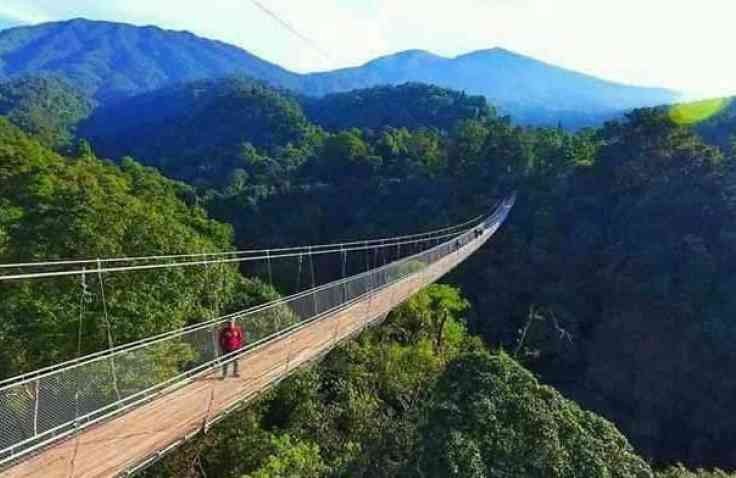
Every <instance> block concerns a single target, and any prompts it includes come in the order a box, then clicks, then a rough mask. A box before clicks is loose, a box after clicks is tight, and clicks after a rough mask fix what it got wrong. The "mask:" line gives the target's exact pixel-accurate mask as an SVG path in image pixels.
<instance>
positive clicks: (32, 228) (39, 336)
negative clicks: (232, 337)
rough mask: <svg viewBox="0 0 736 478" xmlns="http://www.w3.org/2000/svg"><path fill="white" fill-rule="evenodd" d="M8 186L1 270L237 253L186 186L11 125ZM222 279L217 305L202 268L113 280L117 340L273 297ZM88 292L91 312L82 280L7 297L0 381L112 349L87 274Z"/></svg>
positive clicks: (3, 137)
mask: <svg viewBox="0 0 736 478" xmlns="http://www.w3.org/2000/svg"><path fill="white" fill-rule="evenodd" d="M0 185H1V186H0V262H2V263H4V264H7V263H14V262H24V261H28V260H31V261H33V260H54V259H57V260H60V259H67V258H89V257H109V256H140V255H142V254H150V253H154V252H156V253H158V252H160V253H171V254H176V253H183V252H191V251H208V250H209V251H214V250H223V249H229V248H231V247H232V230H231V228H230V227H229V226H227V225H225V224H222V223H218V222H216V221H213V220H211V219H209V218H208V217H207V215H206V213H205V212H204V211H203V210H202V209H201V208H198V207H193V206H191V205H188V204H187V202H191V200H192V199H193V198H194V193H193V191H192V190H191V189H190V188H189V187H188V186H185V185H184V184H181V183H175V182H172V181H170V180H168V179H165V178H163V177H162V176H161V175H159V174H158V173H157V172H156V171H154V170H152V169H149V168H145V167H143V166H142V165H140V164H138V163H135V162H134V161H132V160H125V161H123V162H122V163H121V164H120V166H114V165H112V164H110V163H107V162H104V161H101V160H99V159H97V158H96V157H95V156H94V154H93V153H92V152H91V150H90V149H89V147H88V146H87V147H85V145H82V147H81V148H80V149H79V151H78V152H77V153H76V154H75V156H74V157H62V156H59V155H57V154H56V153H53V152H51V151H50V150H48V149H46V148H45V147H43V146H42V145H41V144H39V143H38V142H37V141H35V140H33V139H30V138H28V137H27V136H26V135H24V134H23V133H22V132H21V131H20V130H18V129H17V128H16V127H14V126H12V125H11V124H10V123H9V122H8V121H6V120H5V119H3V118H0ZM217 274H218V280H220V281H221V282H222V287H221V288H218V289H216V292H217V294H218V296H217V297H215V289H213V287H212V283H211V281H212V276H211V273H208V272H207V271H204V270H188V271H186V272H184V271H182V270H180V269H179V270H169V271H166V272H164V273H161V272H152V273H151V272H141V273H134V274H127V275H126V274H120V275H116V276H115V277H110V278H108V280H106V281H105V289H106V290H105V291H104V292H105V293H106V299H107V300H106V303H107V305H108V312H109V314H110V315H111V316H112V317H114V320H113V321H111V323H110V328H111V334H112V337H114V338H115V340H117V341H118V342H117V343H119V344H122V343H127V342H130V341H132V340H135V339H139V338H143V337H149V336H151V335H153V334H157V333H160V332H164V331H168V330H171V329H173V328H176V327H182V326H184V325H187V324H189V323H191V321H195V320H202V319H203V318H207V317H210V316H211V315H212V314H214V313H217V312H218V309H219V308H227V307H232V306H239V305H243V304H247V303H249V302H251V303H252V302H253V301H255V300H258V299H259V298H262V297H264V296H266V295H267V294H272V292H271V291H270V290H269V289H268V288H266V287H263V286H260V285H258V283H257V282H253V281H250V280H246V279H245V278H243V277H241V276H240V275H239V274H238V273H237V271H235V270H232V269H230V268H222V269H218V271H217ZM133 284H135V285H136V287H131V286H132V285H133ZM88 286H89V289H88V294H89V295H87V296H86V297H85V304H84V309H82V310H83V311H84V313H82V312H81V311H80V308H81V307H82V306H81V305H80V294H81V292H82V289H81V288H80V284H79V282H78V280H76V279H71V278H60V279H54V280H48V281H43V282H34V281H22V282H17V283H13V284H12V285H8V284H7V283H6V284H5V285H4V286H3V287H2V288H0V303H2V305H3V306H2V308H0V324H2V325H0V343H2V347H0V378H8V377H11V376H14V375H17V374H19V373H21V372H27V371H31V370H33V369H36V368H39V367H42V366H47V365H52V364H55V363H58V362H60V361H64V360H69V359H72V358H74V357H76V356H77V355H78V354H80V353H81V354H84V353H91V352H95V351H98V350H101V349H104V348H106V347H107V346H108V345H109V344H108V341H107V339H108V336H107V329H106V327H107V325H108V324H107V323H106V322H105V320H104V317H105V316H106V315H107V314H103V313H102V301H101V294H102V293H103V290H101V284H100V283H99V282H98V281H97V278H94V277H91V276H90V277H89V284H88ZM80 314H82V315H80ZM80 327H81V330H80ZM80 333H81V334H82V337H83V339H84V340H83V341H82V342H78V334H80ZM172 354H173V351H172ZM169 360H172V361H173V360H176V356H175V355H172V356H171V357H169Z"/></svg>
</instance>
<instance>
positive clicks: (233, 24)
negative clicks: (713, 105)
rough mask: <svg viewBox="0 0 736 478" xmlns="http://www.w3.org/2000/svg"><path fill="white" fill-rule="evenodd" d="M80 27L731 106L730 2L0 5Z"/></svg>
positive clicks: (1, 10)
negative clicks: (540, 77) (559, 70)
mask: <svg viewBox="0 0 736 478" xmlns="http://www.w3.org/2000/svg"><path fill="white" fill-rule="evenodd" d="M258 3H260V5H261V6H262V8H259V6H258V5H257V4H258ZM264 9H265V10H269V11H271V12H273V13H274V14H275V15H276V16H277V17H279V18H280V21H279V20H276V19H274V18H273V17H271V16H269V14H268V13H266V12H265V11H264ZM78 16H82V17H87V18H93V19H105V20H114V21H124V22H130V23H134V24H157V25H159V26H161V27H164V28H171V29H182V30H189V31H192V32H194V33H197V34H200V35H203V36H207V37H211V38H216V39H220V40H223V41H226V42H229V43H233V44H236V45H239V46H241V47H243V48H245V49H247V50H249V51H250V52H252V53H254V54H256V55H258V56H260V57H262V58H264V59H266V60H270V61H273V62H275V63H278V64H280V65H282V66H285V67H287V68H289V69H292V70H295V71H301V72H304V71H316V70H326V69H332V68H337V67H342V66H352V65H357V64H361V63H364V62H365V61H367V60H369V59H372V58H374V57H376V56H379V55H383V54H387V53H393V52H396V51H400V50H405V49H410V48H421V49H425V50H430V51H432V52H435V53H438V54H442V55H446V56H454V55H457V54H460V53H464V52H467V51H471V50H477V49H483V48H491V47H494V46H501V47H504V48H507V49H510V50H514V51H517V52H519V53H524V54H527V55H530V56H533V57H535V58H538V59H541V60H544V61H547V62H550V63H554V64H557V65H561V66H565V67H568V68H572V69H576V70H579V71H583V72H586V73H591V74H594V75H597V76H600V77H604V78H607V79H611V80H615V81H621V82H626V83H633V84H640V85H655V86H667V87H670V88H675V89H679V90H681V91H686V92H691V93H694V94H699V95H719V94H736V61H735V60H736V58H734V54H733V46H734V45H735V44H736V0H605V1H604V0H205V1H203V0H61V1H60V0H2V1H1V2H0V17H11V18H15V19H18V20H20V21H24V22H28V23H35V22H41V21H47V20H58V19H66V18H72V17H78ZM282 22H285V23H286V24H287V25H289V26H291V27H293V29H294V30H296V33H293V32H291V31H290V30H289V27H288V26H286V25H284V23H282Z"/></svg>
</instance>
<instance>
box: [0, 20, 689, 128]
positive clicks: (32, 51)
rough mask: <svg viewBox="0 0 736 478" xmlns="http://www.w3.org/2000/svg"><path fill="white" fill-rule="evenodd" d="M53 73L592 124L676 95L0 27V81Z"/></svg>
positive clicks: (477, 61)
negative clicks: (247, 84)
mask: <svg viewBox="0 0 736 478" xmlns="http://www.w3.org/2000/svg"><path fill="white" fill-rule="evenodd" d="M38 73H45V74H48V73H53V74H56V75H59V76H61V77H62V78H64V79H65V80H67V81H68V82H70V83H71V84H73V85H74V86H76V87H77V88H79V89H81V90H82V91H84V92H85V93H87V94H89V95H91V96H93V97H94V98H95V99H96V100H98V101H102V102H109V101H111V100H116V99H119V98H121V97H126V96H131V95H134V94H139V93H144V92H147V91H151V90H154V89H157V88H160V87H163V86H167V85H170V84H172V83H178V82H185V81H192V80H199V79H216V78H222V77H224V76H229V75H233V74H241V75H248V76H250V77H253V78H255V79H258V80H261V81H264V82H267V83H269V84H271V85H274V86H278V87H281V88H289V89H292V90H294V91H296V92H298V93H301V94H304V95H310V96H322V95H326V94H329V93H339V92H345V91H350V90H354V89H358V88H369V87H373V86H378V85H399V84H403V83H406V82H421V83H429V84H434V85H437V86H441V87H445V88H452V89H455V90H460V91H465V92H467V93H469V94H474V95H483V96H485V97H486V98H488V100H489V101H490V103H491V104H492V105H494V106H496V107H497V108H498V109H499V111H500V112H502V113H504V114H510V115H511V116H512V117H513V119H514V120H516V121H517V122H519V123H525V124H533V125H544V124H557V123H559V122H562V123H563V125H564V126H566V127H571V128H576V127H580V126H587V125H595V124H599V123H600V122H602V121H603V120H606V119H610V118H612V117H615V116H619V115H620V114H621V113H622V112H624V111H626V110H629V109H632V108H636V107H641V106H652V105H658V104H667V103H672V102H673V101H674V100H675V99H676V97H677V94H676V93H675V92H673V91H669V90H664V89H656V88H640V87H635V86H627V85H621V84H617V83H612V82H608V81H604V80H601V79H598V78H595V77H592V76H588V75H584V74H581V73H577V72H574V71H570V70H566V69H563V68H559V67H556V66H553V65H549V64H546V63H543V62H540V61H537V60H535V59H533V58H529V57H526V56H523V55H519V54H516V53H513V52H510V51H507V50H503V49H500V48H495V49H491V50H482V51H477V52H473V53H468V54H465V55H461V56H458V57H455V58H445V57H442V56H438V55H434V54H432V53H428V52H425V51H421V50H410V51H405V52H401V53H397V54H395V55H389V56H385V57H381V58H378V59H376V60H373V61H371V62H369V63H366V64H365V65H362V66H358V67H354V68H344V69H339V70H335V71H327V72H321V73H311V74H306V75H300V74H297V73H293V72H290V71H288V70H286V69H284V68H282V67H280V66H278V65H274V64H272V63H269V62H267V61H265V60H262V59H260V58H258V57H256V56H254V55H252V54H250V53H248V52H247V51H245V50H243V49H241V48H238V47H235V46H232V45H228V44H225V43H222V42H219V41H214V40H208V39H204V38H200V37H197V36H195V35H193V34H191V33H188V32H176V31H169V30H162V29H160V28H158V27H153V26H147V27H137V26H132V25H126V24H120V23H110V22H99V21H90V20H84V19H74V20H69V21H62V22H54V23H44V24H40V25H35V26H25V27H17V28H11V29H8V30H4V31H1V32H0V79H1V78H3V77H5V78H8V77H16V76H19V75H27V74H38Z"/></svg>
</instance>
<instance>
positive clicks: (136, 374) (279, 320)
mask: <svg viewBox="0 0 736 478" xmlns="http://www.w3.org/2000/svg"><path fill="white" fill-rule="evenodd" d="M512 205H513V198H512V199H510V200H507V201H504V202H503V203H502V204H501V205H500V206H499V207H498V209H496V211H494V213H493V214H492V215H491V216H489V217H488V218H487V219H486V220H485V221H483V222H482V223H481V225H480V226H477V227H473V228H472V229H470V230H468V231H466V232H462V233H460V234H459V235H457V236H454V237H452V238H451V239H450V240H447V241H445V242H443V243H441V244H439V245H437V246H435V247H433V248H431V249H428V250H425V251H423V252H420V253H418V254H415V255H412V256H409V257H406V258H403V259H400V260H397V261H394V262H392V263H390V264H387V265H385V266H382V267H378V268H376V269H372V270H369V271H366V272H364V273H361V274H357V275H354V276H351V277H348V278H346V279H342V280H338V281H335V282H331V283H329V284H326V285H323V286H320V287H316V288H314V289H310V290H307V291H304V292H300V293H297V294H295V295H293V296H291V297H287V298H284V299H281V300H278V301H275V302H273V303H270V304H266V305H264V306H259V307H255V308H252V309H248V310H246V311H243V312H240V313H237V314H231V315H229V316H226V317H223V318H221V319H219V320H215V321H210V322H207V323H204V324H201V325H195V326H191V327H188V328H185V329H181V330H180V331H176V332H174V333H171V334H165V335H163V336H160V337H159V338H154V339H152V340H147V341H143V342H141V343H139V344H137V345H133V346H131V347H125V348H122V349H120V350H116V351H113V352H111V353H107V354H104V353H103V354H96V355H94V356H91V357H89V358H86V359H82V360H79V361H75V362H72V363H70V364H69V365H67V366H64V367H62V368H54V369H51V370H50V371H48V372H46V373H42V374H39V375H32V376H29V377H27V378H24V379H22V380H20V381H17V382H13V383H10V384H8V385H5V386H2V387H0V467H1V466H2V465H3V464H7V463H8V462H11V461H14V460H16V459H18V458H19V457H21V456H23V455H25V454H27V453H30V452H32V451H34V450H36V449H38V448H41V447H43V446H45V445H47V444H49V443H51V442H53V441H56V440H59V439H61V438H63V437H66V436H69V435H72V434H74V433H75V432H78V431H79V430H81V429H83V428H86V427H88V426H90V425H92V424H94V423H96V422H99V421H102V420H105V419H107V418H109V417H111V416H113V415H116V414H119V413H122V412H124V411H126V410H128V409H131V408H133V407H136V406H139V405H140V404H142V403H144V402H147V401H150V400H152V399H154V398H156V397H158V396H160V395H161V394H164V393H167V392H168V391H170V390H171V389H173V388H176V387H180V386H182V385H184V384H186V383H187V382H189V381H191V380H193V379H194V378H196V377H199V376H201V375H203V374H206V373H210V372H211V370H212V369H213V368H215V367H217V366H218V365H220V364H222V363H223V362H224V361H227V360H232V359H234V358H236V357H237V356H238V355H241V354H244V353H247V352H248V351H249V350H251V349H253V348H254V347H258V346H259V345H261V344H263V343H265V342H267V341H269V340H273V339H275V338H277V337H279V336H282V335H286V334H288V333H290V332H291V331H292V330H294V329H295V328H297V327H301V326H304V325H305V324H306V323H308V322H310V321H314V320H319V319H320V318H322V317H325V316H328V315H330V314H333V313H335V312H336V311H338V310H340V309H341V308H345V307H347V306H349V305H351V304H353V303H355V302H357V301H360V300H363V299H365V298H366V296H370V294H373V293H375V292H376V291H378V290H380V289H383V288H385V287H388V286H390V285H392V284H395V283H396V282H398V281H401V280H404V279H407V278H408V277H411V276H412V275H414V274H418V273H421V271H423V270H425V268H426V267H427V266H429V265H431V264H432V263H434V262H436V261H438V260H439V259H441V258H443V257H446V256H447V255H449V254H452V253H454V252H456V251H458V250H459V249H460V248H462V247H464V246H466V245H467V244H469V243H472V242H473V241H480V240H485V239H487V237H489V236H490V235H491V234H493V232H495V230H496V229H497V228H498V227H499V226H500V225H501V223H502V222H503V221H504V220H505V218H506V216H507V214H508V212H509V210H510V208H511V206H512ZM479 234H480V235H479ZM229 321H235V322H236V323H237V324H238V325H240V326H241V327H242V328H243V329H244V330H245V331H246V337H247V346H246V347H244V348H243V349H241V350H239V351H237V352H235V353H231V354H224V355H223V354H222V353H221V350H220V348H219V346H218V335H219V332H220V330H221V328H222V326H223V324H224V323H226V322H229Z"/></svg>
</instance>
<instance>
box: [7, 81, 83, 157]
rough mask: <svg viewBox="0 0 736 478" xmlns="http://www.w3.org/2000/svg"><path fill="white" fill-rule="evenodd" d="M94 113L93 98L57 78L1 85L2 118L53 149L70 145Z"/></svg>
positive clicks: (10, 82) (9, 82)
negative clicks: (80, 125)
mask: <svg viewBox="0 0 736 478" xmlns="http://www.w3.org/2000/svg"><path fill="white" fill-rule="evenodd" d="M91 112H92V104H91V102H90V101H89V99H87V98H86V97H85V96H84V95H83V94H81V93H80V92H78V91H77V90H75V89H74V88H72V87H71V86H69V85H68V84H66V83H64V82H63V81H61V80H59V79H57V78H53V77H26V78H20V79H17V80H13V81H7V82H0V115H1V116H5V117H7V118H8V120H10V121H11V122H12V123H14V124H15V125H16V126H18V127H19V128H22V129H23V130H25V131H27V132H28V133H30V134H32V135H33V136H34V137H35V138H36V139H38V140H39V141H41V142H42V143H43V144H45V145H46V146H49V147H52V148H63V147H66V146H69V145H70V144H71V142H72V140H73V139H74V137H75V133H76V128H77V126H78V125H79V123H80V122H81V121H82V120H83V119H85V118H86V117H87V116H88V115H89V114H90V113H91Z"/></svg>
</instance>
